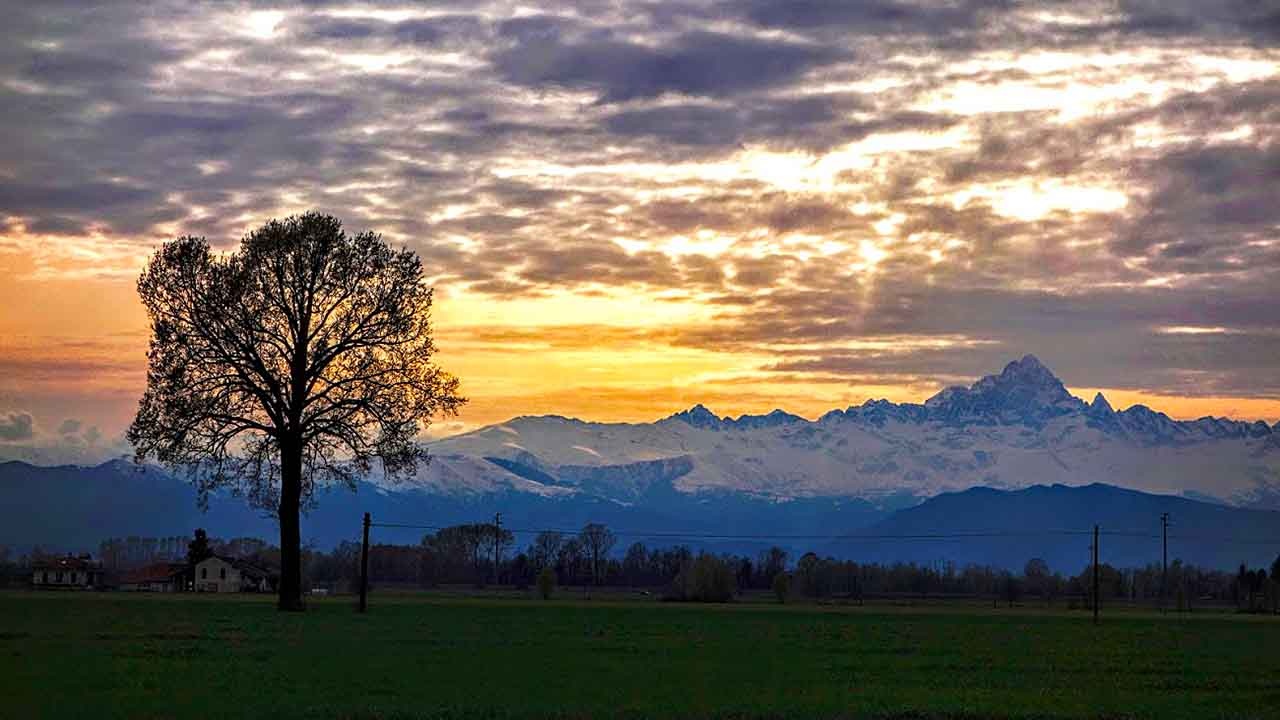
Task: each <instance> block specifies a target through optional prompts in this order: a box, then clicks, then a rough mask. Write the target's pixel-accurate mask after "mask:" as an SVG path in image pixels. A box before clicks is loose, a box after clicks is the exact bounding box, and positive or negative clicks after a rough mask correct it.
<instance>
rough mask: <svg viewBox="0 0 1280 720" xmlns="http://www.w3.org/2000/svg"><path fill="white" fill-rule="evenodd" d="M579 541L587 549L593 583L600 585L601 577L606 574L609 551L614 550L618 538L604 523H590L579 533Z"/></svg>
mask: <svg viewBox="0 0 1280 720" xmlns="http://www.w3.org/2000/svg"><path fill="white" fill-rule="evenodd" d="M578 542H579V543H581V544H582V547H583V549H584V550H585V551H586V555H587V560H588V561H589V562H590V564H591V584H593V585H599V584H600V580H601V578H602V577H603V576H604V572H605V562H606V560H608V557H609V551H611V550H613V545H614V543H615V542H617V538H616V537H614V535H613V532H611V531H610V530H609V528H607V527H605V526H604V525H601V524H600V523H589V524H588V525H587V526H586V527H584V528H582V532H581V533H579V534H578Z"/></svg>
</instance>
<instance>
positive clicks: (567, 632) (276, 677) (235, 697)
mask: <svg viewBox="0 0 1280 720" xmlns="http://www.w3.org/2000/svg"><path fill="white" fill-rule="evenodd" d="M0 678H3V680H2V681H0V685H2V686H3V693H2V698H0V717H11V718H41V717H73V718H88V717H93V718H98V717H129V718H135V717H157V718H158V717H174V718H188V717H270V718H275V719H281V718H295V717H300V718H333V717H346V718H384V717H385V718H398V717H406V718H407V717H494V718H498V717H547V716H556V717H569V718H580V717H581V718H585V717H637V718H638V717H686V718H705V717H778V718H793V717H794V718H810V717H814V718H816V717H824V718H825V717H881V716H886V717H899V716H902V717H1130V716H1132V717H1151V718H1216V717H1220V718H1242V717H1280V618H1275V617H1246V616H1230V615H1196V616H1190V617H1187V616H1181V617H1179V616H1165V617H1161V616H1158V615H1150V614H1146V615H1142V614H1137V613H1127V614H1126V613H1120V614H1113V615H1111V616H1109V617H1104V621H1103V624H1102V625H1101V626H1100V627H1098V628H1095V627H1093V626H1092V625H1091V624H1090V622H1089V619H1088V615H1087V614H1085V613H1081V612H1075V613H1067V612H1059V613H1054V612H1047V611H1037V610H993V609H991V608H989V607H988V608H984V607H980V606H976V605H975V606H965V607H959V608H926V609H920V608H890V607H880V608H875V607H870V606H868V607H865V608H854V607H841V608H823V607H816V606H771V605H763V604H744V605H736V606H688V605H673V604H662V603H657V602H595V603H590V602H575V601H569V600H565V601H561V602H557V601H553V602H549V603H544V602H538V601H529V600H518V599H496V600H484V599H458V598H441V597H432V596H397V597H391V596H374V598H373V606H372V608H371V611H370V613H369V614H368V615H366V616H360V615H357V614H356V613H355V612H353V605H352V600H351V599H350V598H333V599H326V600H321V601H313V603H312V605H311V607H310V610H309V611H308V612H307V613H305V614H298V615H279V614H277V613H276V612H275V610H274V608H273V607H272V605H271V599H270V598H266V597H225V596H224V597H215V596H169V597H166V596H158V595H128V594H123V593H114V594H86V593H81V594H73V593H26V592H22V593H7V594H0Z"/></svg>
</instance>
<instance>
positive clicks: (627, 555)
mask: <svg viewBox="0 0 1280 720" xmlns="http://www.w3.org/2000/svg"><path fill="white" fill-rule="evenodd" d="M615 548H617V542H616V535H615V534H614V533H613V532H612V531H610V530H609V529H608V528H607V527H605V526H603V525H599V524H594V523H593V524H590V525H587V526H586V527H584V528H583V529H582V530H581V531H580V532H578V533H576V534H574V533H561V532H550V531H549V532H542V533H539V534H537V535H536V536H535V537H534V538H533V540H532V542H530V543H529V544H528V546H526V547H525V548H523V549H522V550H516V549H515V541H514V537H513V535H512V534H511V532H510V531H509V530H507V529H505V528H499V527H497V526H496V525H494V524H485V523H478V524H467V525H457V526H453V527H448V528H444V529H442V530H440V531H438V532H436V533H432V534H428V535H426V536H424V537H423V538H422V540H421V541H420V542H419V543H418V544H417V545H394V544H376V545H373V546H372V547H371V550H370V560H369V563H370V571H369V574H370V578H371V582H372V583H373V584H375V585H378V584H382V585H399V586H403V587H410V586H414V587H428V588H429V587H437V586H441V585H472V586H475V587H483V586H486V585H489V584H491V583H495V582H496V583H498V584H500V585H506V586H514V587H516V588H521V589H523V588H528V587H534V586H537V587H538V588H539V590H540V591H542V590H543V588H544V587H545V586H546V585H547V584H548V583H551V584H553V585H554V586H560V587H564V586H572V587H585V588H590V587H594V586H599V587H611V588H632V589H642V590H649V591H654V592H656V593H658V594H660V595H662V596H664V597H667V598H669V599H676V600H703V601H723V600H728V599H730V598H732V597H733V596H736V595H740V594H742V593H744V592H748V591H757V592H766V593H772V594H773V595H775V596H777V597H779V598H780V599H783V600H786V599H791V598H808V599H815V600H819V601H821V600H835V599H840V600H849V601H855V602H856V601H861V600H863V599H866V598H894V597H908V598H952V597H954V598H985V599H989V600H991V601H992V602H996V603H1001V602H1003V603H1010V604H1012V603H1030V602H1038V603H1044V604H1046V605H1054V604H1063V605H1066V606H1069V605H1071V604H1076V605H1080V606H1083V607H1087V606H1089V605H1090V604H1091V603H1092V602H1093V600H1094V599H1093V597H1092V595H1093V568H1092V566H1087V567H1085V568H1083V569H1082V570H1081V571H1080V572H1079V573H1078V574H1075V575H1064V574H1063V573H1061V572H1057V571H1054V570H1052V569H1051V568H1050V567H1049V565H1048V564H1047V563H1046V562H1045V561H1044V560H1042V559H1039V558H1033V559H1031V560H1029V561H1028V562H1027V563H1026V564H1025V566H1024V567H1023V568H1022V571H1021V572H1012V571H1009V570H1005V569H1001V568H996V567H991V566H987V565H978V564H970V565H966V566H963V567H958V566H956V565H955V564H953V563H946V562H944V563H939V564H937V565H921V564H916V563H859V562H857V561H854V560H840V559H836V558H832V557H823V556H820V555H818V554H816V553H812V552H809V553H805V554H803V555H801V556H800V557H798V558H795V559H794V562H793V561H792V558H791V556H790V555H789V554H788V552H787V551H786V550H784V549H782V548H780V547H772V548H769V549H767V550H763V551H761V552H759V553H758V554H756V556H755V557H751V556H746V555H735V554H712V553H708V552H695V551H694V550H693V549H691V548H690V547H688V546H684V545H674V546H666V547H650V546H647V545H645V544H644V543H641V542H635V543H632V544H630V545H628V546H626V547H625V549H619V550H618V551H617V552H615ZM359 552H360V548H359V545H358V544H356V543H350V544H344V545H343V546H339V547H338V548H337V549H335V551H334V552H333V553H332V554H331V556H329V557H327V558H326V557H325V556H323V555H316V554H313V557H315V558H316V559H315V560H314V561H313V565H314V568H313V569H312V571H311V572H310V573H309V575H310V576H312V577H314V578H317V579H321V580H322V581H323V582H333V583H341V582H342V581H343V580H344V579H345V580H346V583H347V584H348V585H353V584H354V583H355V582H356V581H357V579H358V575H359ZM321 558H325V559H321ZM342 573H346V575H345V577H344V576H342ZM1098 575H1099V590H1100V595H1101V598H1102V601H1103V602H1104V603H1105V602H1107V601H1112V602H1114V601H1127V602H1134V603H1148V604H1155V603H1159V602H1161V601H1162V600H1163V601H1164V602H1165V603H1167V605H1168V606H1169V607H1170V608H1171V609H1172V608H1175V607H1176V608H1182V609H1189V608H1194V607H1195V606H1196V605H1198V604H1212V605H1219V606H1221V605H1235V606H1237V607H1239V608H1240V609H1242V610H1254V611H1262V610H1280V557H1277V558H1276V562H1275V563H1274V564H1273V567H1272V568H1270V571H1269V574H1268V570H1267V569H1263V568H1257V569H1253V570H1250V569H1248V568H1245V567H1243V566H1242V567H1241V568H1240V570H1239V571H1238V572H1236V573H1231V572H1224V571H1220V570H1210V569H1205V568H1200V567H1196V566H1193V565H1188V564H1185V563H1183V562H1182V561H1180V560H1175V561H1173V562H1172V563H1170V565H1169V569H1168V576H1167V578H1165V576H1164V573H1163V571H1162V568H1161V566H1160V565H1158V564H1151V565H1147V566H1145V567H1140V568H1127V569H1121V568H1116V567H1113V566H1111V565H1108V564H1106V563H1103V564H1101V565H1100V566H1099V568H1098ZM540 576H542V577H540ZM1162 588H1163V590H1162Z"/></svg>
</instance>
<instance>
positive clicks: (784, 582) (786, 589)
mask: <svg viewBox="0 0 1280 720" xmlns="http://www.w3.org/2000/svg"><path fill="white" fill-rule="evenodd" d="M772 586H773V596H774V597H775V598H777V599H778V602H779V603H785V602H786V601H787V595H789V594H791V576H790V575H788V574H786V573H784V572H780V573H778V574H777V575H774V576H773V583H772Z"/></svg>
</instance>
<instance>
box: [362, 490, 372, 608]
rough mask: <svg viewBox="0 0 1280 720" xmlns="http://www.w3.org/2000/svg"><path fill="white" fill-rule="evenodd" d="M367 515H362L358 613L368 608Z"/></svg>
mask: <svg viewBox="0 0 1280 720" xmlns="http://www.w3.org/2000/svg"><path fill="white" fill-rule="evenodd" d="M370 523H371V521H370V519H369V513H365V514H364V523H363V524H364V540H363V541H362V542H361V543H360V612H364V611H365V610H367V609H368V607H369V525H370Z"/></svg>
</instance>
